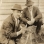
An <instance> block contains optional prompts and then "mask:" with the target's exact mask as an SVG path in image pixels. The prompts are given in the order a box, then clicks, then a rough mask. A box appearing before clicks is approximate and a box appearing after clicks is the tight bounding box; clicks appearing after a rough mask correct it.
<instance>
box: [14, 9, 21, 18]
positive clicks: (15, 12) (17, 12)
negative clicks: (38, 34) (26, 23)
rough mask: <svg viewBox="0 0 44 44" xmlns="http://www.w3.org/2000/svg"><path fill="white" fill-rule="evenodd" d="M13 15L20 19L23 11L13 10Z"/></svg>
mask: <svg viewBox="0 0 44 44" xmlns="http://www.w3.org/2000/svg"><path fill="white" fill-rule="evenodd" d="M13 15H14V17H15V18H19V17H20V15H21V11H20V10H13Z"/></svg>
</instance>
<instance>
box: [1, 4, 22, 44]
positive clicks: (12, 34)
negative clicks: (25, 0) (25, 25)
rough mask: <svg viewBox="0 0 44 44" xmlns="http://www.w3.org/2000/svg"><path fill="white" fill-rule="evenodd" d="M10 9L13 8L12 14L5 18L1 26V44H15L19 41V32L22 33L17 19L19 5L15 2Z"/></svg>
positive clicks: (19, 15)
mask: <svg viewBox="0 0 44 44" xmlns="http://www.w3.org/2000/svg"><path fill="white" fill-rule="evenodd" d="M11 10H13V14H11V15H10V16H9V17H7V18H6V19H5V21H4V23H3V25H2V28H1V34H2V38H1V39H2V40H1V43H2V44H16V43H17V42H18V41H19V39H20V37H21V34H22V33H23V30H22V29H21V28H22V26H20V20H19V17H21V11H22V8H21V6H20V5H18V4H15V5H14V7H13V8H12V9H11ZM20 29H21V30H20Z"/></svg>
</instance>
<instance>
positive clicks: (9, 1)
mask: <svg viewBox="0 0 44 44" xmlns="http://www.w3.org/2000/svg"><path fill="white" fill-rule="evenodd" d="M32 1H33V2H34V6H37V7H38V8H39V9H40V11H41V12H42V17H43V18H42V21H43V24H44V0H32ZM25 3H26V0H0V28H1V25H2V23H3V21H4V20H5V19H6V18H7V17H8V16H9V15H10V14H11V13H12V10H11V8H12V7H13V6H14V4H20V5H21V6H22V9H24V8H25V7H26V6H25ZM42 27H43V28H44V25H42Z"/></svg>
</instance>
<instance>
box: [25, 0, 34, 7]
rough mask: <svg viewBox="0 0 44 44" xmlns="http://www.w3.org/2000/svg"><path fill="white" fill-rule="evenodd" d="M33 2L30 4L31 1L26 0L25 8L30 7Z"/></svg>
mask: <svg viewBox="0 0 44 44" xmlns="http://www.w3.org/2000/svg"><path fill="white" fill-rule="evenodd" d="M33 3H34V2H32V0H26V4H25V5H26V6H30V5H32V4H33Z"/></svg>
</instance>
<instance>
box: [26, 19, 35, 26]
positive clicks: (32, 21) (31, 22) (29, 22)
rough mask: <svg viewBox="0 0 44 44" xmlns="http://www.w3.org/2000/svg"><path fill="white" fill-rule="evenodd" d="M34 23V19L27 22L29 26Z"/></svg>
mask: <svg viewBox="0 0 44 44" xmlns="http://www.w3.org/2000/svg"><path fill="white" fill-rule="evenodd" d="M34 22H35V19H32V20H31V21H28V22H27V23H28V24H29V25H32V24H33V23H34Z"/></svg>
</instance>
